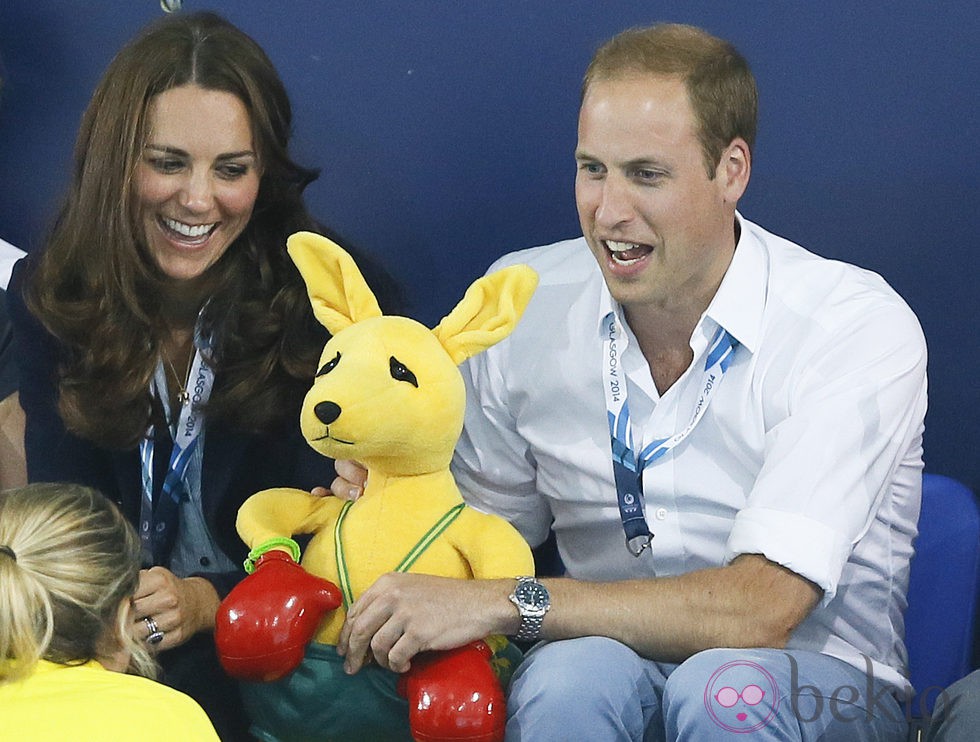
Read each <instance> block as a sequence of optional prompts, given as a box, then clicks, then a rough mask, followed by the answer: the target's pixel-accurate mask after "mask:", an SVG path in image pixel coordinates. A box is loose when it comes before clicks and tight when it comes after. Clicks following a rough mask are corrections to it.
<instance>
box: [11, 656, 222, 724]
mask: <svg viewBox="0 0 980 742" xmlns="http://www.w3.org/2000/svg"><path fill="white" fill-rule="evenodd" d="M0 740H45V741H47V740H51V742H60V740H72V742H116V741H117V740H140V741H141V742H173V741H174V740H181V741H182V742H218V735H217V734H216V733H215V731H214V727H213V726H211V722H210V720H209V719H208V717H207V715H206V714H205V713H204V711H203V710H202V709H201V707H200V706H198V705H197V703H195V702H194V700H193V699H191V698H190V697H189V696H186V695H184V694H183V693H180V692H179V691H176V690H174V689H173V688H168V687H167V686H165V685H161V684H160V683H157V682H154V681H152V680H149V679H147V678H142V677H137V676H135V675H125V674H123V673H119V672H109V671H108V670H106V669H105V668H103V667H102V665H100V664H99V663H98V662H96V661H94V660H92V661H90V662H87V663H86V664H84V665H78V666H75V667H66V666H63V665H57V664H55V663H53V662H46V661H44V660H42V661H41V662H39V663H38V665H37V669H36V670H35V671H34V673H33V674H32V675H31V676H30V677H28V678H26V679H25V680H22V681H20V682H17V683H5V684H3V685H0Z"/></svg>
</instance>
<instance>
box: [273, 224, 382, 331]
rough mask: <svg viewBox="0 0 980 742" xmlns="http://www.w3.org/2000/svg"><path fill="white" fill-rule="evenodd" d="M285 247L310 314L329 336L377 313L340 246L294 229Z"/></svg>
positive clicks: (370, 296) (373, 302) (364, 287)
mask: <svg viewBox="0 0 980 742" xmlns="http://www.w3.org/2000/svg"><path fill="white" fill-rule="evenodd" d="M286 249H287V250H288V251H289V256H290V257H291V258H292V259H293V262H294V263H296V267H297V268H299V272H300V275H301V276H303V280H304V281H305V282H306V291H307V293H308V294H309V295H310V303H311V304H312V305H313V315H314V316H315V317H316V318H317V320H319V322H320V324H321V325H323V326H324V327H326V328H327V329H328V330H329V331H330V334H331V335H336V334H337V333H338V332H340V331H341V330H343V329H344V328H345V327H349V326H350V325H352V324H354V323H355V322H360V321H361V320H364V319H368V318H369V317H380V316H381V309H380V307H378V300H377V299H375V298H374V294H373V293H372V292H371V289H369V288H368V285H367V282H366V281H365V280H364V276H362V275H361V271H359V270H358V268H357V264H356V263H354V259H353V258H352V257H351V256H350V255H348V254H347V251H346V250H344V248H342V247H341V246H340V245H338V244H337V243H335V242H333V241H332V240H329V239H327V238H326V237H323V236H322V235H318V234H314V233H313V232H297V233H296V234H293V235H290V236H289V239H288V240H286Z"/></svg>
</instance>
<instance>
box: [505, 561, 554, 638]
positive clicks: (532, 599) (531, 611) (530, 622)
mask: <svg viewBox="0 0 980 742" xmlns="http://www.w3.org/2000/svg"><path fill="white" fill-rule="evenodd" d="M510 602H511V603H513V604H514V605H516V606H517V612H518V613H520V614H521V627H520V629H518V631H517V633H516V634H515V635H514V639H516V640H517V641H521V642H533V641H535V640H537V638H538V636H539V635H540V634H541V624H542V623H544V614H546V613H547V612H548V611H549V610H550V609H551V596H550V595H549V594H548V589H547V588H546V587H545V586H544V585H542V584H541V583H540V582H538V581H537V580H536V579H534V578H533V577H518V578H517V586H516V587H515V588H514V592H512V593H511V594H510Z"/></svg>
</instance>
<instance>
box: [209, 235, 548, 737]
mask: <svg viewBox="0 0 980 742" xmlns="http://www.w3.org/2000/svg"><path fill="white" fill-rule="evenodd" d="M287 246H288V251H289V254H290V256H291V257H292V259H293V261H294V262H295V263H296V265H297V267H298V268H299V271H300V273H301V274H302V276H303V279H304V281H305V282H306V285H307V290H308V292H309V296H310V301H311V302H312V305H313V312H314V315H315V316H316V318H317V319H318V320H319V321H320V323H321V324H323V325H324V326H325V327H326V328H327V329H328V330H329V331H330V333H331V335H332V337H331V339H330V341H329V342H328V343H327V344H326V346H325V347H324V349H323V354H322V355H321V358H320V369H319V371H318V372H317V374H316V378H315V380H314V382H313V386H312V388H311V389H310V391H309V393H308V394H307V396H306V399H305V401H304V404H303V408H302V412H301V414H300V426H301V429H302V431H303V435H304V437H305V438H306V440H307V441H308V442H309V444H310V445H311V446H312V447H313V448H314V449H315V450H317V451H319V452H320V453H322V454H323V455H324V456H329V457H332V458H338V459H339V458H343V459H356V460H358V461H360V462H361V463H362V464H364V465H365V466H366V467H367V470H368V478H367V483H366V485H365V488H364V493H363V495H362V496H361V497H360V498H359V499H358V500H357V501H355V502H347V501H344V500H340V499H338V498H335V497H314V496H312V495H311V494H310V493H308V492H305V491H302V490H296V489H290V488H276V489H270V490H264V491H262V492H259V493H257V494H255V495H253V496H252V497H251V498H249V499H248V500H247V501H246V502H245V503H244V505H242V507H241V509H240V510H239V514H238V524H237V525H238V532H239V534H240V535H241V537H242V539H243V540H244V541H245V542H246V543H247V544H248V546H249V547H251V549H252V552H251V553H250V555H249V559H250V562H254V573H253V574H251V575H250V576H249V577H246V578H245V580H243V581H242V582H241V583H240V584H239V585H238V587H236V588H235V590H233V591H232V593H231V594H230V595H229V596H228V598H226V599H225V601H224V602H223V603H222V606H221V609H220V610H219V615H218V627H217V630H216V642H217V644H218V651H219V657H220V658H221V661H222V664H223V665H224V666H225V668H226V670H228V672H229V673H231V674H232V675H235V676H237V677H241V678H245V679H246V680H251V681H267V680H270V679H271V680H272V682H243V684H242V687H243V693H244V695H245V699H246V705H247V707H248V708H249V714H250V716H251V718H252V721H253V731H254V732H255V733H256V734H257V736H258V737H259V739H262V740H337V739H349V740H376V739H377V740H397V739H415V740H419V741H422V742H428V740H449V739H451V740H475V741H480V742H489V741H491V740H502V739H503V725H504V721H505V713H504V707H503V706H504V701H503V693H502V691H501V689H500V684H499V682H498V681H497V679H496V676H495V675H494V674H493V669H492V663H491V662H490V654H491V650H490V649H489V647H488V645H487V643H485V642H478V643H476V644H475V645H468V646H467V647H463V648H460V649H459V650H453V651H452V652H445V653H443V652H433V653H427V654H425V655H420V656H419V657H417V658H416V659H415V660H413V662H412V669H411V670H410V671H409V672H408V673H406V674H405V675H404V676H398V675H396V674H395V673H392V672H390V671H388V670H384V669H382V668H380V667H378V666H377V665H368V666H367V667H365V668H363V669H362V670H361V671H360V672H359V673H357V674H356V675H354V676H348V675H346V674H345V673H344V672H343V661H342V659H341V658H340V657H339V656H338V655H337V653H336V649H335V645H336V643H337V640H338V637H339V634H340V628H341V626H342V625H343V623H344V618H345V616H346V608H347V606H348V605H349V603H350V602H351V601H353V600H356V599H357V597H358V596H359V595H360V594H361V593H362V592H363V591H364V590H365V589H367V588H368V587H369V586H370V585H372V584H373V583H374V581H375V580H376V579H377V578H378V577H380V576H381V575H383V574H385V573H388V572H393V571H409V570H410V571H413V572H420V573H426V574H433V575H443V576H448V577H459V578H501V577H518V576H522V575H529V574H532V573H533V569H534V565H533V560H532V557H531V552H530V549H529V548H528V546H527V544H526V542H525V541H524V539H523V538H522V537H521V536H520V534H519V533H518V532H517V531H516V530H515V529H514V528H513V527H512V526H511V525H510V524H509V523H507V522H506V521H505V520H503V519H501V518H498V517H496V516H493V515H488V514H485V513H481V512H478V511H476V510H473V509H472V508H470V507H467V506H465V505H464V504H463V501H462V498H461V496H460V493H459V490H458V489H457V487H456V483H455V481H454V480H453V477H452V475H451V473H450V471H449V462H450V459H451V458H452V453H453V448H454V446H455V444H456V441H457V439H458V438H459V435H460V433H461V431H462V425H463V412H464V407H465V391H464V386H463V380H462V377H461V375H460V373H459V369H458V368H457V365H458V364H459V363H461V362H462V361H464V360H465V359H466V358H468V357H470V356H472V355H475V354H476V353H479V352H480V351H482V350H484V349H485V348H488V347H490V346H491V345H493V344H494V343H496V342H498V341H500V340H502V339H503V338H505V337H506V336H507V335H508V334H510V332H511V331H512V330H513V328H514V326H515V325H516V324H517V322H518V320H519V319H520V317H521V314H522V313H523V311H524V308H525V307H526V306H527V303H528V301H530V298H531V295H532V293H533V292H534V289H535V287H536V285H537V275H536V274H535V273H534V271H533V270H531V269H530V268H529V267H527V266H512V267H510V268H507V269H505V270H502V271H499V272H497V273H494V274H491V275H488V276H484V277H483V278H480V279H479V280H477V281H476V282H475V283H473V285H472V286H470V288H469V289H468V290H467V292H466V295H465V296H464V297H463V299H462V301H460V303H459V304H458V305H457V306H456V307H455V308H454V309H453V310H452V312H451V313H450V314H449V315H448V316H446V317H445V318H444V319H443V320H442V322H441V323H440V324H439V325H438V326H437V327H436V328H435V329H431V330H430V329H428V328H426V327H425V326H424V325H422V324H420V323H419V322H416V321H414V320H411V319H408V318H406V317H396V316H382V313H381V310H380V308H379V307H378V303H377V300H376V299H375V297H374V295H373V294H372V293H371V290H370V289H369V288H368V286H367V283H366V282H365V281H364V279H363V277H362V276H361V273H360V271H359V270H358V268H357V266H356V265H355V263H354V261H353V259H352V258H351V257H350V255H348V254H347V253H346V252H345V251H344V250H343V249H342V248H341V247H339V246H338V245H336V244H335V243H333V242H332V241H330V240H329V239H327V238H325V237H322V236H320V235H316V234H312V233H309V232H300V233H297V234H294V235H292V236H291V237H290V238H289V240H288V243H287ZM325 484H327V483H325ZM296 534H311V535H312V537H311V538H310V540H309V543H308V544H307V546H306V548H305V552H304V554H303V558H302V567H299V566H298V565H296V564H295V560H297V559H298V558H299V551H300V549H299V546H298V545H297V544H296V542H294V541H293V540H292V536H293V535H296ZM287 552H288V553H287ZM249 566H250V565H249V564H248V563H247V565H246V568H247V569H248V568H249ZM304 569H305V573H304V572H303V570H304ZM306 573H308V574H306ZM316 578H322V579H316ZM314 583H315V584H314ZM331 583H332V584H331ZM334 585H339V586H340V591H339V594H338V592H337V590H336V588H334ZM341 601H342V602H341ZM331 609H334V610H332V611H331ZM324 611H331V612H328V613H327V614H326V616H325V617H324V618H323V619H322V620H320V617H321V616H322V615H323V613H324ZM311 635H312V638H313V641H312V642H309V644H308V645H307V642H308V640H309V639H310V637H311ZM488 642H489V643H490V644H493V645H494V646H495V647H497V648H498V649H499V648H500V646H501V645H502V644H506V640H503V639H502V638H501V637H495V638H490V639H488Z"/></svg>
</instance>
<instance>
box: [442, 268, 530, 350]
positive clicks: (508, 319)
mask: <svg viewBox="0 0 980 742" xmlns="http://www.w3.org/2000/svg"><path fill="white" fill-rule="evenodd" d="M537 285H538V274H537V273H535V272H534V271H533V270H532V269H531V268H530V267H528V266H526V265H512V266H510V267H509V268H504V269H503V270H499V271H496V272H495V273H491V274H490V275H488V276H484V277H483V278H480V279H478V280H477V281H475V282H474V283H473V285H472V286H470V287H469V288H468V289H467V290H466V295H465V296H463V300H462V301H461V302H460V303H459V304H457V305H456V308H455V309H453V311H451V312H450V313H449V314H448V315H447V316H446V317H444V318H443V320H442V322H440V323H439V326H438V327H436V328H435V329H434V330H433V331H432V332H433V334H434V335H435V336H436V337H437V338H438V339H439V342H440V343H441V344H442V347H443V348H445V349H446V352H447V353H449V355H450V357H451V358H452V359H453V360H454V361H455V362H456V363H457V364H459V363H462V362H463V361H465V360H466V359H467V358H469V357H470V356H475V355H476V354H477V353H479V352H480V351H483V350H486V349H487V348H489V347H490V346H491V345H493V344H494V343H498V342H500V341H501V340H503V339H504V338H505V337H507V336H508V335H510V333H511V331H512V330H513V329H514V327H516V326H517V322H518V320H519V319H520V318H521V315H522V314H523V313H524V308H525V307H526V306H527V303H528V302H529V301H530V300H531V294H533V293H534V289H535V288H536V287H537Z"/></svg>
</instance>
